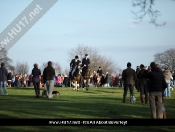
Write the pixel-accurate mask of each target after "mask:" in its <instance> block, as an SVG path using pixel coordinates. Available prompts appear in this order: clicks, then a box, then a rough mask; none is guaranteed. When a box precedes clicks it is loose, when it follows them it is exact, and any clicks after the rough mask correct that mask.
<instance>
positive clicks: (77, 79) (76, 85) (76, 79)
mask: <svg viewBox="0 0 175 132" xmlns="http://www.w3.org/2000/svg"><path fill="white" fill-rule="evenodd" d="M71 83H72V86H73V90H76V91H78V90H79V87H80V83H81V74H80V66H77V67H76V69H75V72H74V74H73V76H72V77H71Z"/></svg>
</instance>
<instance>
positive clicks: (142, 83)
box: [137, 69, 148, 87]
mask: <svg viewBox="0 0 175 132" xmlns="http://www.w3.org/2000/svg"><path fill="white" fill-rule="evenodd" d="M144 71H145V69H141V70H140V71H139V74H138V76H137V77H138V79H139V86H146V87H147V86H148V79H147V78H143V77H142V74H143V73H144Z"/></svg>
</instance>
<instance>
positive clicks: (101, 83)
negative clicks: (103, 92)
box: [100, 73, 106, 87]
mask: <svg viewBox="0 0 175 132" xmlns="http://www.w3.org/2000/svg"><path fill="white" fill-rule="evenodd" d="M105 84H106V79H105V74H104V73H103V74H102V77H101V80H100V85H101V86H102V87H104V85H105Z"/></svg>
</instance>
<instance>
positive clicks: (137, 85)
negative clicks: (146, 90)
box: [135, 66, 140, 92]
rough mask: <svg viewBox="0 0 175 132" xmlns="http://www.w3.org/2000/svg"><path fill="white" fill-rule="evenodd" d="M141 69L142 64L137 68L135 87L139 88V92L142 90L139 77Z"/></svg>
mask: <svg viewBox="0 0 175 132" xmlns="http://www.w3.org/2000/svg"><path fill="white" fill-rule="evenodd" d="M139 71H140V66H137V68H136V82H135V87H136V89H137V92H140V85H139V78H138V75H139Z"/></svg>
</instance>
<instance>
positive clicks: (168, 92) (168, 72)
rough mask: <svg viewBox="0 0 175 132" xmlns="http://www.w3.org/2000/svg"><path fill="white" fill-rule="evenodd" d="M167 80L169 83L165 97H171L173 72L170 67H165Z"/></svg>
mask: <svg viewBox="0 0 175 132" xmlns="http://www.w3.org/2000/svg"><path fill="white" fill-rule="evenodd" d="M163 74H164V77H165V81H166V83H167V88H166V89H165V91H164V95H165V97H171V91H170V80H171V77H172V76H171V72H170V70H169V69H168V67H165V70H164V71H163Z"/></svg>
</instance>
